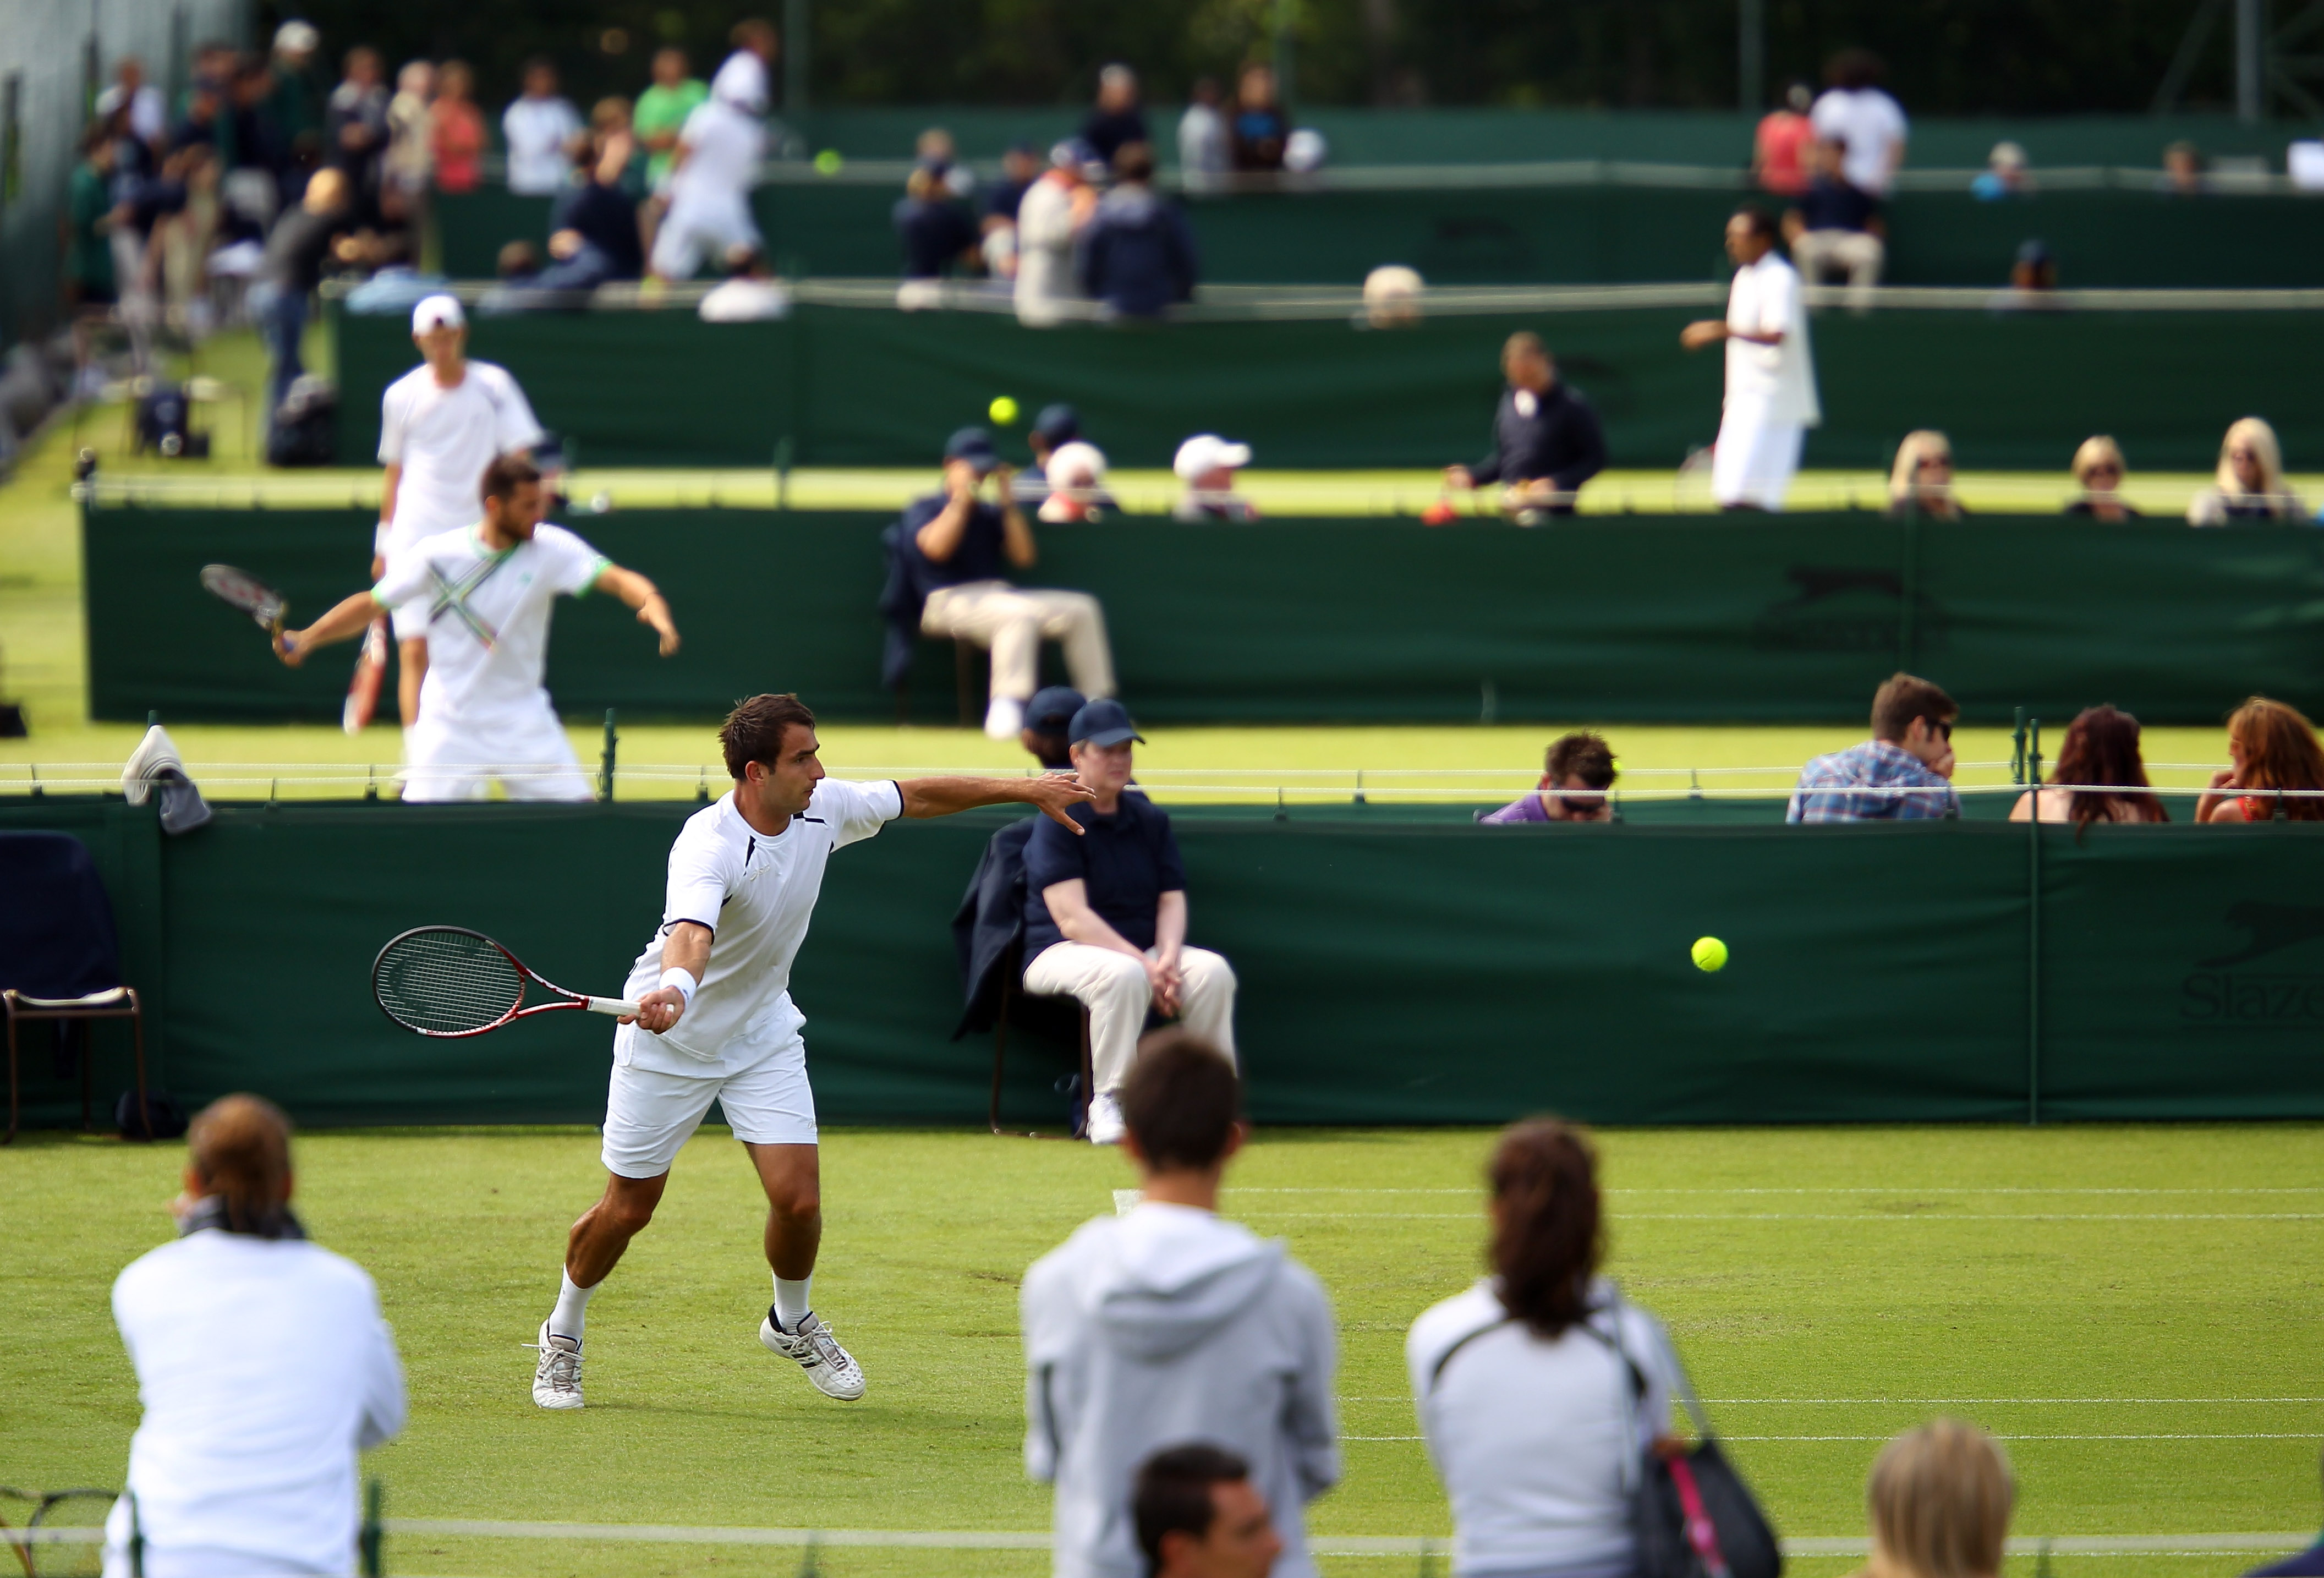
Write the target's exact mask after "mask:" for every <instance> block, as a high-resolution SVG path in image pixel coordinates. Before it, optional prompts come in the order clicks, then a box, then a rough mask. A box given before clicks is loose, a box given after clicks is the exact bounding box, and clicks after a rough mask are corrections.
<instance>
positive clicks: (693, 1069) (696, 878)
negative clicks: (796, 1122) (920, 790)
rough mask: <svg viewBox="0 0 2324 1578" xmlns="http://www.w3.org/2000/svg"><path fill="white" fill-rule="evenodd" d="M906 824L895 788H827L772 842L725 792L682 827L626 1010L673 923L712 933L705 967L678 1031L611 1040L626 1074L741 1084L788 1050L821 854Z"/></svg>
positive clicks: (631, 1033)
mask: <svg viewBox="0 0 2324 1578" xmlns="http://www.w3.org/2000/svg"><path fill="white" fill-rule="evenodd" d="M903 814H904V791H903V790H902V789H899V788H898V787H897V786H896V785H895V784H893V783H889V782H880V783H847V782H843V781H841V780H837V779H830V778H826V779H825V780H823V781H822V782H821V783H818V784H817V785H816V786H815V796H814V798H812V799H810V800H809V801H808V802H807V810H806V811H805V812H804V813H803V814H801V815H799V816H797V817H792V818H791V819H790V822H789V824H788V826H785V827H784V828H783V830H782V831H781V832H780V833H778V834H776V835H774V836H773V837H772V838H770V837H768V836H767V835H765V834H763V833H761V832H760V831H759V830H758V829H757V828H755V827H753V826H751V825H750V823H748V822H747V821H745V820H743V818H742V812H741V811H739V810H737V809H735V807H734V794H733V790H731V789H730V790H728V791H727V792H726V793H725V794H724V795H721V796H720V797H719V798H718V803H717V804H715V805H714V806H710V807H705V809H703V810H699V811H696V813H695V814H694V815H693V816H691V817H687V819H686V826H684V827H683V828H681V829H680V830H679V832H678V842H677V843H675V844H671V845H670V851H669V892H668V897H667V899H666V900H665V903H664V906H663V909H662V918H661V926H660V927H659V929H658V930H656V931H655V933H654V935H653V937H652V940H651V941H650V942H648V943H647V944H646V946H645V949H644V951H643V952H641V954H639V955H638V958H637V963H636V964H632V965H631V966H630V975H629V980H628V982H627V983H626V984H625V985H624V986H623V987H622V992H623V994H624V995H626V996H627V997H629V998H630V999H631V1000H632V1001H635V1000H636V999H637V998H639V997H641V996H642V995H643V994H645V993H646V992H651V991H652V990H653V989H654V988H655V987H656V986H659V984H660V983H661V970H662V964H661V949H662V939H663V937H666V936H667V935H668V934H669V928H670V927H673V926H676V925H677V924H678V922H679V921H681V920H690V921H693V922H694V923H695V924H696V925H698V926H706V927H710V929H711V932H712V934H713V935H712V938H711V943H710V963H709V964H708V965H707V966H706V967H705V972H704V974H703V977H702V982H701V984H700V985H699V986H698V987H697V988H696V991H695V993H694V1001H693V1002H692V1003H691V1004H689V1005H688V1006H687V1010H686V1012H685V1014H684V1015H683V1016H681V1017H680V1018H679V1020H678V1023H677V1024H676V1025H675V1026H673V1027H672V1028H671V1029H669V1031H668V1032H666V1033H664V1034H662V1035H659V1036H657V1035H655V1034H654V1033H653V1032H651V1031H650V1030H643V1029H639V1028H638V1027H637V1026H635V1025H623V1026H622V1027H621V1028H620V1029H617V1030H616V1031H614V1033H613V1058H614V1061H615V1062H617V1063H619V1064H621V1065H622V1066H634V1067H638V1068H646V1069H652V1070H657V1071H659V1072H661V1073H665V1074H684V1075H697V1076H704V1077H707V1076H713V1075H733V1074H740V1073H742V1072H743V1071H744V1070H746V1069H748V1068H751V1067H752V1066H754V1065H756V1064H758V1063H760V1062H762V1061H763V1060H764V1059H765V1058H767V1057H769V1056H770V1055H771V1054H773V1053H776V1052H779V1051H780V1050H782V1049H783V1048H784V1047H788V1045H790V1044H791V1043H792V1042H793V1041H794V1040H796V1039H797V1038H798V1032H799V1028H800V1027H801V1026H803V1025H804V1024H806V1023H807V1016H806V1015H804V1014H802V1013H800V1012H799V1010H798V1006H797V1005H796V1004H794V1003H793V1002H792V1001H791V993H790V985H791V961H792V960H794V959H796V958H797V957H798V951H799V945H800V944H802V943H804V942H806V941H807V922H808V921H809V920H811V919H812V918H814V916H815V901H816V898H817V897H818V896H819V895H820V894H821V893H822V892H823V868H824V864H825V862H827V861H828V860H830V858H831V852H832V851H833V850H835V849H842V848H844V847H845V846H846V845H848V844H853V843H856V842H857V841H858V840H861V839H865V838H869V837H871V835H873V834H875V833H877V832H879V831H880V829H881V828H882V827H884V826H887V825H888V824H889V823H890V822H892V821H894V820H895V819H896V818H897V817H900V816H902V815H903Z"/></svg>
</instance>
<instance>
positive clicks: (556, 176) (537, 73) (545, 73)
mask: <svg viewBox="0 0 2324 1578" xmlns="http://www.w3.org/2000/svg"><path fill="white" fill-rule="evenodd" d="M581 131H582V125H581V112H580V111H579V110H576V109H575V108H574V107H573V106H572V105H571V104H569V103H568V102H567V101H566V100H565V99H563V98H561V97H558V92H557V68H556V67H555V66H552V65H551V64H549V61H547V60H541V59H539V58H535V59H533V60H528V61H526V62H525V66H524V96H523V97H521V98H518V99H515V100H513V101H512V102H511V104H510V105H509V106H508V108H507V109H506V110H504V111H503V112H502V115H501V137H502V139H503V141H504V142H505V143H507V144H508V189H509V190H511V191H512V192H522V193H525V194H527V195H529V196H532V197H546V196H549V195H550V194H551V193H554V192H555V191H557V190H558V189H559V188H561V187H562V186H564V184H565V178H566V176H567V174H569V173H570V172H571V171H572V169H573V160H572V156H571V154H570V152H568V148H569V145H570V144H571V143H572V141H573V139H574V138H576V137H577V136H579V135H580V134H581Z"/></svg>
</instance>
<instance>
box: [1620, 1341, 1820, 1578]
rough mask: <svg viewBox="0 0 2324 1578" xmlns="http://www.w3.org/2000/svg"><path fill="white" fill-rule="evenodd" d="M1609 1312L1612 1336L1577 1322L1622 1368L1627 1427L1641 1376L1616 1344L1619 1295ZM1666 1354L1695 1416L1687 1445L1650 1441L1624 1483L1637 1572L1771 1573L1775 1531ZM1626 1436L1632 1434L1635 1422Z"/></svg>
mask: <svg viewBox="0 0 2324 1578" xmlns="http://www.w3.org/2000/svg"><path fill="white" fill-rule="evenodd" d="M1612 1313H1613V1318H1614V1333H1613V1334H1612V1335H1609V1334H1608V1333H1604V1332H1601V1331H1600V1330H1599V1329H1598V1328H1597V1327H1596V1326H1593V1325H1591V1324H1589V1323H1588V1322H1587V1321H1584V1322H1583V1323H1582V1330H1583V1331H1585V1332H1588V1333H1590V1334H1591V1336H1593V1337H1595V1338H1597V1339H1598V1340H1599V1341H1600V1342H1601V1343H1605V1344H1606V1346H1608V1347H1609V1348H1610V1349H1612V1350H1613V1351H1614V1355H1615V1357H1616V1358H1618V1359H1619V1360H1621V1361H1622V1366H1623V1368H1624V1369H1625V1370H1628V1372H1629V1378H1630V1387H1629V1390H1628V1393H1627V1394H1626V1395H1625V1398H1624V1403H1625V1407H1624V1417H1625V1420H1626V1422H1629V1423H1631V1424H1632V1425H1633V1426H1634V1425H1635V1415H1634V1413H1633V1410H1635V1409H1636V1407H1637V1406H1638V1404H1640V1403H1641V1402H1643V1401H1644V1400H1645V1399H1646V1374H1645V1372H1644V1371H1643V1370H1640V1369H1639V1368H1638V1362H1637V1360H1635V1359H1633V1358H1631V1357H1630V1354H1629V1351H1628V1349H1627V1348H1625V1347H1623V1346H1622V1341H1621V1335H1620V1333H1621V1319H1622V1304H1621V1298H1620V1296H1619V1295H1617V1296H1616V1297H1615V1300H1614V1304H1613V1306H1612ZM1670 1361H1671V1379H1672V1381H1673V1383H1674V1386H1675V1387H1676V1389H1677V1390H1678V1395H1679V1399H1680V1401H1682V1402H1683V1403H1684V1404H1685V1406H1686V1412H1687V1417H1689V1418H1691V1419H1692V1420H1693V1421H1694V1429H1695V1435H1696V1437H1697V1439H1696V1441H1695V1443H1694V1444H1692V1446H1679V1447H1676V1448H1665V1449H1664V1450H1663V1451H1657V1450H1656V1449H1655V1447H1653V1446H1649V1447H1647V1448H1646V1451H1645V1453H1643V1454H1642V1459H1641V1462H1640V1463H1639V1465H1638V1472H1637V1477H1636V1480H1635V1482H1632V1483H1630V1484H1629V1487H1628V1493H1629V1498H1630V1527H1631V1532H1632V1533H1633V1535H1634V1536H1636V1538H1637V1546H1638V1557H1637V1578H1777V1574H1779V1573H1782V1572H1783V1570H1784V1553H1783V1550H1782V1547H1781V1546H1778V1545H1777V1544H1776V1543H1775V1530H1774V1529H1772V1528H1770V1527H1767V1519H1766V1515H1765V1514H1764V1513H1762V1512H1761V1511H1760V1510H1759V1503H1758V1501H1757V1500H1756V1499H1755V1498H1754V1497H1753V1496H1752V1494H1751V1488H1750V1487H1749V1486H1748V1485H1747V1484H1745V1483H1744V1482H1743V1476H1742V1475H1741V1474H1739V1473H1738V1472H1735V1465H1734V1464H1732V1463H1729V1462H1728V1461H1727V1454H1726V1453H1724V1452H1722V1451H1720V1446H1719V1437H1718V1436H1717V1435H1715V1434H1714V1433H1713V1432H1712V1430H1711V1417H1710V1416H1709V1415H1708V1414H1706V1413H1704V1412H1703V1409H1702V1399H1701V1398H1699V1397H1697V1396H1695V1395H1694V1383H1693V1382H1692V1381H1691V1380H1688V1379H1687V1375H1686V1366H1685V1365H1684V1364H1683V1363H1682V1362H1680V1361H1679V1357H1678V1355H1677V1354H1676V1353H1675V1352H1673V1353H1671V1355H1670ZM1631 1439H1633V1440H1635V1439H1637V1436H1636V1435H1635V1429H1634V1433H1633V1435H1632V1436H1631ZM1665 1452H1667V1455H1665ZM1628 1477H1629V1476H1625V1478H1626V1479H1628Z"/></svg>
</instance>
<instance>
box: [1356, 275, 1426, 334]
mask: <svg viewBox="0 0 2324 1578" xmlns="http://www.w3.org/2000/svg"><path fill="white" fill-rule="evenodd" d="M1427 289H1428V281H1425V280H1424V279H1422V278H1421V277H1420V271H1419V270H1418V269H1416V268H1412V267H1409V266H1407V265H1406V264H1404V263H1382V264H1381V265H1380V266H1379V267H1378V268H1376V269H1374V270H1373V271H1372V272H1370V273H1369V274H1366V275H1365V276H1364V321H1365V322H1366V323H1368V324H1369V325H1370V326H1371V327H1372V328H1408V327H1410V326H1411V325H1413V324H1416V323H1418V322H1419V321H1420V298H1421V296H1422V294H1423V293H1424V292H1425V291H1426V290H1427Z"/></svg>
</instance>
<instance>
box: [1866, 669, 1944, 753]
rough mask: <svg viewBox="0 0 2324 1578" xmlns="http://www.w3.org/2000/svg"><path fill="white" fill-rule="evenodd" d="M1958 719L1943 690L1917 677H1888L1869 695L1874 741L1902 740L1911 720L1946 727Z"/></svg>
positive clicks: (1892, 675) (1910, 724) (1900, 674)
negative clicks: (1922, 720) (1945, 725)
mask: <svg viewBox="0 0 2324 1578" xmlns="http://www.w3.org/2000/svg"><path fill="white" fill-rule="evenodd" d="M1959 716H1960V706H1958V705H1957V704H1956V703H1955V702H1954V701H1953V698H1952V697H1950V696H1947V695H1946V694H1945V693H1944V689H1943V687H1941V686H1937V685H1933V684H1932V683H1930V682H1929V681H1928V680H1926V679H1923V678H1920V677H1919V676H1918V675H1914V674H1905V673H1901V672H1900V673H1895V674H1891V675H1889V676H1888V678H1886V679H1885V680H1883V681H1881V684H1880V688H1879V689H1877V690H1876V691H1874V692H1873V693H1872V737H1873V738H1874V739H1876V740H1902V739H1903V738H1904V735H1905V733H1906V732H1907V731H1908V730H1910V729H1911V728H1912V726H1913V720H1914V718H1926V719H1928V720H1929V722H1931V723H1932V724H1949V723H1951V722H1952V721H1953V720H1954V719H1955V718H1957V717H1959Z"/></svg>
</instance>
